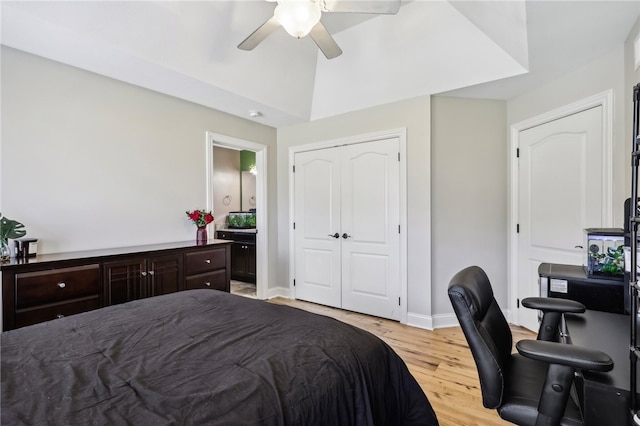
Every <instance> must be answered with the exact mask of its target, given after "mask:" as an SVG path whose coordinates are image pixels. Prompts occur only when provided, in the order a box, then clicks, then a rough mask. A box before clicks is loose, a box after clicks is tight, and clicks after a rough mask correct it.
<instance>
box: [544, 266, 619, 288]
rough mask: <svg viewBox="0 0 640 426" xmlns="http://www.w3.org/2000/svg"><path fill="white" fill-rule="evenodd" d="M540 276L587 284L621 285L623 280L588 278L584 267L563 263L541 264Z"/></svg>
mask: <svg viewBox="0 0 640 426" xmlns="http://www.w3.org/2000/svg"><path fill="white" fill-rule="evenodd" d="M538 275H539V276H541V277H546V278H558V279H564V280H568V281H574V282H586V283H591V284H595V283H598V284H608V285H621V284H622V283H623V280H622V279H617V278H606V277H605V278H598V277H589V276H587V271H586V270H585V268H584V266H580V265H564V264H561V263H541V264H540V265H539V266H538Z"/></svg>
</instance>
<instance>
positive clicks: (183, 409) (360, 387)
mask: <svg viewBox="0 0 640 426" xmlns="http://www.w3.org/2000/svg"><path fill="white" fill-rule="evenodd" d="M1 348H2V349H1V351H2V354H1V355H2V358H1V363H2V370H1V382H2V388H1V391H2V395H1V407H0V408H1V422H2V424H7V425H9V424H11V425H15V424H65V425H69V424H135V425H147V424H149V425H163V424H175V425H182V424H187V425H196V424H198V425H199V424H220V425H329V424H330V425H339V424H340V425H372V424H382V425H391V424H392V425H402V424H407V425H411V424H415V425H437V424H438V422H437V420H436V416H435V414H434V412H433V410H432V408H431V405H430V403H429V401H428V399H427V397H426V396H425V394H424V392H423V391H422V390H421V388H420V386H419V385H418V383H417V382H416V380H415V379H414V377H413V376H412V375H411V374H410V373H409V371H408V369H407V367H406V365H405V364H404V362H403V361H402V360H401V359H400V357H399V356H398V355H397V354H396V353H395V352H394V351H393V350H392V349H391V348H390V347H389V346H387V345H386V344H385V343H384V342H383V341H382V340H380V339H378V338H377V337H375V336H373V335H372V334H370V333H368V332H366V331H364V330H360V329H358V328H356V327H353V326H350V325H347V324H344V323H342V322H340V321H337V320H334V319H332V318H328V317H324V316H321V315H316V314H312V313H309V312H305V311H302V310H299V309H295V308H291V307H287V306H281V305H275V304H271V303H267V302H263V301H259V300H252V299H248V298H244V297H241V296H235V295H231V294H228V293H224V292H220V291H215V290H189V291H183V292H178V293H173V294H169V295H164V296H157V297H152V298H148V299H142V300H136V301H133V302H129V303H125V304H122V305H116V306H110V307H107V308H103V309H99V310H96V311H91V312H86V313H83V314H79V315H75V316H70V317H66V318H62V319H58V320H55V321H50V322H45V323H41V324H37V325H33V326H29V327H24V328H20V329H17V330H12V331H7V332H4V333H2V335H1Z"/></svg>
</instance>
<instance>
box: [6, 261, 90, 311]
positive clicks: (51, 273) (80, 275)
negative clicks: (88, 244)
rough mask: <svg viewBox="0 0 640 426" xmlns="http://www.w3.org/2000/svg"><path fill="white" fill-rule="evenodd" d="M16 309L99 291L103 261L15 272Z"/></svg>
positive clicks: (75, 297) (70, 298)
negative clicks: (100, 262) (93, 263)
mask: <svg viewBox="0 0 640 426" xmlns="http://www.w3.org/2000/svg"><path fill="white" fill-rule="evenodd" d="M15 284H16V309H24V308H29V307H33V306H38V305H42V304H45V303H46V304H52V303H58V302H64V301H67V300H72V299H77V298H81V297H88V296H93V295H98V294H100V288H101V286H100V265H87V266H77V267H73V268H63V269H53V270H47V271H38V272H26V273H21V274H16V280H15Z"/></svg>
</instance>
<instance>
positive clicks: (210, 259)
mask: <svg viewBox="0 0 640 426" xmlns="http://www.w3.org/2000/svg"><path fill="white" fill-rule="evenodd" d="M184 263H185V265H186V275H195V274H201V273H203V272H210V271H215V270H216V269H224V268H225V267H226V265H227V256H226V249H225V247H220V248H215V249H211V250H202V251H196V252H192V253H187V254H185V262H184Z"/></svg>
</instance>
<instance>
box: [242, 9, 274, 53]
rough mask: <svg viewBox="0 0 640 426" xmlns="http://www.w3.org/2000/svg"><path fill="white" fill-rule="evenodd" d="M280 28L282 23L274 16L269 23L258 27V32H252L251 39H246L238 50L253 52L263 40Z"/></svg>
mask: <svg viewBox="0 0 640 426" xmlns="http://www.w3.org/2000/svg"><path fill="white" fill-rule="evenodd" d="M279 26H280V23H279V22H278V20H277V19H276V17H275V16H272V17H271V18H270V19H269V20H268V21H267V22H265V23H264V24H262V25H261V26H259V27H258V29H257V30H255V31H254V32H252V33H251V34H250V35H249V37H247V38H245V39H244V40H243V41H242V43H240V44H239V45H238V49H242V50H253V48H255V47H256V46H257V45H258V44H260V42H262V40H264V39H265V38H267V37H268V36H269V34H271V33H272V32H273V31H274V30H275V29H276V28H278V27H279Z"/></svg>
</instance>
